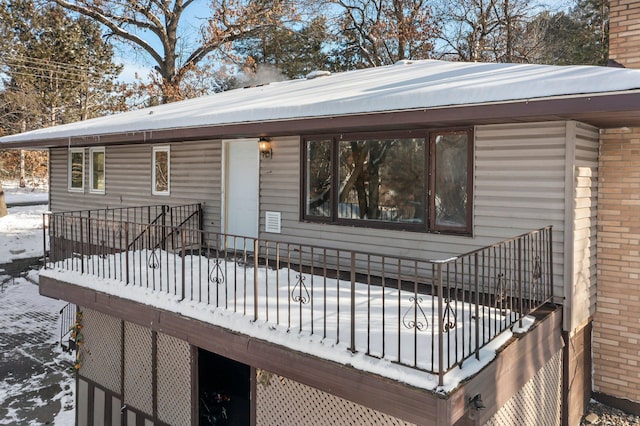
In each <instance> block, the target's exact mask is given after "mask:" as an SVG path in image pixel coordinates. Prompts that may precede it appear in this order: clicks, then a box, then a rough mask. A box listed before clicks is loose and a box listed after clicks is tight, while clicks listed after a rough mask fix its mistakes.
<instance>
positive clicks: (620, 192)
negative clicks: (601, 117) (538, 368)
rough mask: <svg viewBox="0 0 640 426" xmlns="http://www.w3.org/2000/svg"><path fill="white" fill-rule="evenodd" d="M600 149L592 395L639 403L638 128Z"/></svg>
mask: <svg viewBox="0 0 640 426" xmlns="http://www.w3.org/2000/svg"><path fill="white" fill-rule="evenodd" d="M638 4H639V5H640V2H638ZM639 10H640V9H639ZM600 149H601V151H600V163H599V170H598V173H599V187H598V253H597V257H598V296H597V309H596V314H595V317H594V322H593V362H594V370H593V379H594V391H596V392H599V393H603V394H607V395H611V396H614V397H617V398H622V399H628V400H631V401H635V402H640V128H634V129H630V128H621V129H609V130H605V131H603V132H602V135H601V145H600Z"/></svg>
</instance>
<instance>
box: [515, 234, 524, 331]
mask: <svg viewBox="0 0 640 426" xmlns="http://www.w3.org/2000/svg"><path fill="white" fill-rule="evenodd" d="M522 238H524V237H520V238H518V256H517V260H516V262H518V266H517V268H518V303H519V305H520V306H519V309H520V327H522V317H523V316H524V305H523V302H522V298H523V293H522Z"/></svg>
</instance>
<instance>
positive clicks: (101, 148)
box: [89, 146, 107, 194]
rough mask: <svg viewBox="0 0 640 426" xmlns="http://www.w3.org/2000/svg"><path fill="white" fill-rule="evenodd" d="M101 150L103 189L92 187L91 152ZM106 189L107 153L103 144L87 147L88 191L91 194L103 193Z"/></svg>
mask: <svg viewBox="0 0 640 426" xmlns="http://www.w3.org/2000/svg"><path fill="white" fill-rule="evenodd" d="M96 152H101V153H102V154H103V155H104V171H103V173H104V189H93V154H94V153H96ZM106 189H107V154H106V152H105V149H104V147H103V146H101V147H97V148H90V149H89V192H90V193H92V194H104V193H105V192H106Z"/></svg>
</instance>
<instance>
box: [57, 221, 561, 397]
mask: <svg viewBox="0 0 640 426" xmlns="http://www.w3.org/2000/svg"><path fill="white" fill-rule="evenodd" d="M185 217H186V216H185ZM48 230H49V237H50V242H51V243H50V244H51V248H50V261H49V263H48V264H47V267H50V268H57V269H59V270H64V271H68V272H69V273H81V274H89V275H93V276H97V277H100V278H103V279H107V280H112V281H113V282H114V283H115V284H117V283H120V284H121V285H123V286H124V285H126V286H132V287H141V288H144V289H146V290H147V291H148V290H152V291H155V292H158V293H165V294H167V295H170V296H171V298H172V299H174V300H178V301H188V302H189V303H190V304H193V303H198V304H203V305H207V306H210V307H213V308H216V309H223V310H226V311H231V312H234V313H237V314H240V315H244V316H248V317H250V318H251V319H252V320H253V321H263V322H265V323H268V324H270V326H273V328H275V329H281V330H283V331H287V332H292V331H295V332H297V333H303V334H307V335H310V336H317V337H318V338H320V339H322V340H324V341H330V342H331V343H332V344H334V345H335V346H336V347H342V348H344V349H345V350H349V351H351V352H362V353H364V354H366V355H368V356H372V357H377V358H383V359H387V360H390V361H392V362H395V363H399V364H402V365H405V366H409V367H412V368H416V369H420V370H423V371H427V372H430V373H433V374H436V375H438V381H439V383H440V384H441V385H442V383H443V377H444V374H446V373H447V372H448V371H450V370H451V369H452V368H454V367H456V366H459V365H461V364H462V363H463V362H464V361H465V360H467V359H469V358H470V357H476V358H479V357H480V350H481V349H482V348H483V347H484V346H486V345H487V344H489V343H490V342H491V341H492V340H493V339H494V338H495V337H496V336H498V335H499V334H500V333H502V332H503V331H505V330H506V329H508V328H510V327H511V326H513V325H514V324H516V323H517V322H518V321H521V319H522V318H523V316H525V315H526V314H528V313H529V312H531V311H532V310H535V309H537V308H538V307H540V306H541V305H543V304H545V303H546V302H549V301H550V300H551V298H552V289H553V261H552V257H553V255H552V244H553V241H552V230H551V227H546V228H542V229H538V230H534V231H531V232H529V233H526V234H524V235H520V236H518V237H515V238H512V239H509V240H506V241H502V242H500V243H497V244H494V245H491V246H488V247H484V248H482V249H479V250H476V251H473V252H471V253H467V254H464V255H460V256H456V257H453V258H451V259H447V260H425V259H416V258H406V257H397V256H386V255H381V254H375V253H367V252H364V251H355V250H342V249H334V248H328V247H319V246H313V245H303V244H293V243H284V242H276V241H270V240H267V239H262V238H259V239H254V238H247V237H242V236H235V235H225V234H220V233H214V232H205V231H201V230H200V229H198V228H197V227H195V226H185V224H182V226H179V227H177V226H176V227H171V226H163V225H160V224H149V223H146V224H145V223H134V222H130V221H118V220H103V219H97V218H95V217H88V216H81V217H78V216H69V215H62V214H51V215H50V216H49V228H48ZM143 233H144V235H145V238H138V236H139V235H141V234H143ZM93 235H101V236H104V237H103V238H101V239H99V241H100V243H99V244H95V240H89V241H87V240H88V239H89V238H90V236H93ZM167 236H172V238H167ZM160 241H164V242H165V244H158V242H160ZM78 249H81V251H78ZM114 291H117V290H114Z"/></svg>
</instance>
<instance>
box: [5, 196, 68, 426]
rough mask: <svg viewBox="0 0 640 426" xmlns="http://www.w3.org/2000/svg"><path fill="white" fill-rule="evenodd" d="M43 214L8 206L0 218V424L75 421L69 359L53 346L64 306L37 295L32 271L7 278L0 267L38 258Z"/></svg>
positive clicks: (26, 198)
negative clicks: (7, 210)
mask: <svg viewBox="0 0 640 426" xmlns="http://www.w3.org/2000/svg"><path fill="white" fill-rule="evenodd" d="M8 192H9V194H12V193H13V194H16V192H12V190H11V189H9V191H8ZM42 194H43V193H42V192H33V193H29V192H26V191H25V192H23V193H17V195H16V196H15V198H13V199H14V200H15V199H20V200H21V202H24V201H27V202H28V201H34V200H35V201H39V200H42ZM45 194H46V193H45ZM8 198H10V199H11V196H9V197H8ZM45 199H46V198H45ZM45 210H46V205H40V206H31V207H11V208H9V215H8V216H5V217H2V218H0V306H2V309H1V310H0V354H1V355H0V425H16V426H18V425H19V426H23V425H29V426H31V425H34V426H35V425H42V424H53V425H57V426H70V425H73V424H74V423H75V411H74V401H75V396H74V393H75V381H74V377H73V373H72V370H71V366H72V362H73V356H72V355H70V354H66V353H63V352H62V351H61V348H60V345H59V342H58V339H59V330H60V324H59V311H60V309H61V308H62V307H63V306H64V305H65V303H66V302H63V301H59V300H54V299H49V298H46V297H43V296H40V295H39V293H38V286H37V284H35V283H37V282H38V272H37V271H35V270H31V271H29V272H28V274H21V276H16V277H12V276H9V273H8V272H6V271H5V270H4V269H3V264H6V263H9V262H10V261H11V260H16V259H25V258H29V257H39V256H42V250H43V248H42V212H43V211H45ZM5 266H6V265H5Z"/></svg>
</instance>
